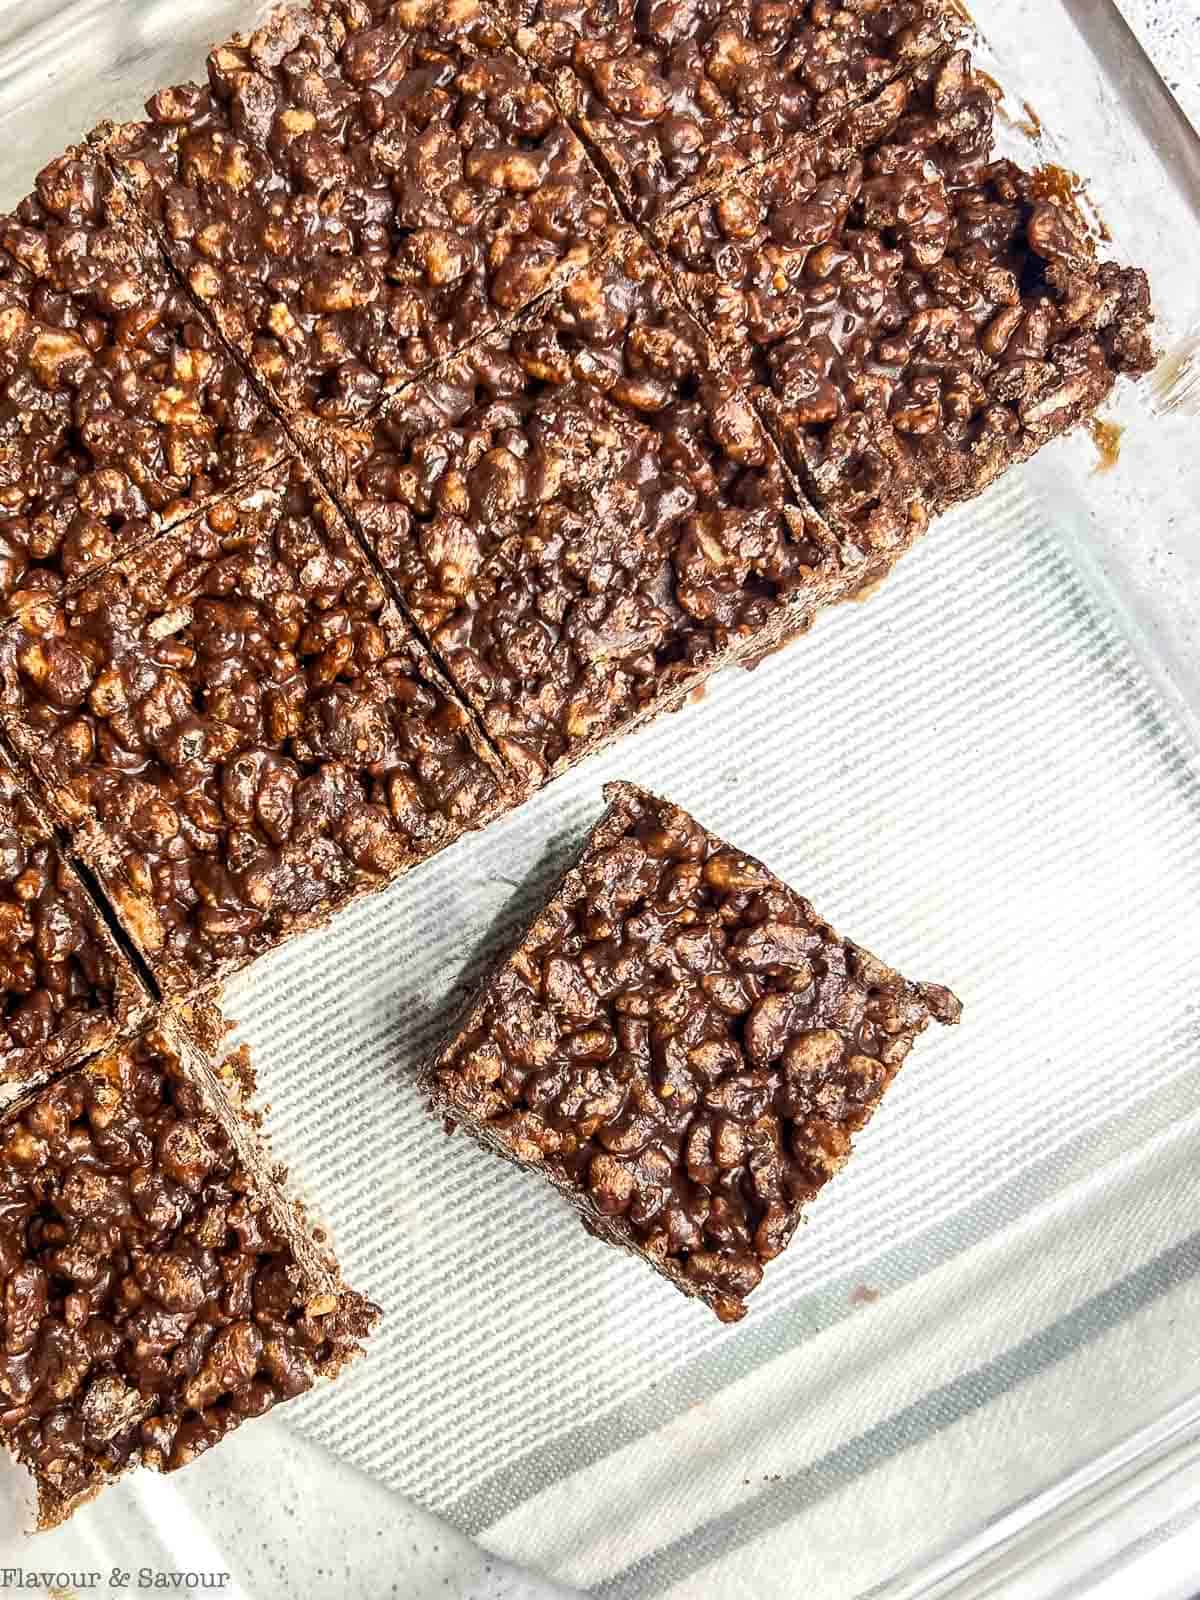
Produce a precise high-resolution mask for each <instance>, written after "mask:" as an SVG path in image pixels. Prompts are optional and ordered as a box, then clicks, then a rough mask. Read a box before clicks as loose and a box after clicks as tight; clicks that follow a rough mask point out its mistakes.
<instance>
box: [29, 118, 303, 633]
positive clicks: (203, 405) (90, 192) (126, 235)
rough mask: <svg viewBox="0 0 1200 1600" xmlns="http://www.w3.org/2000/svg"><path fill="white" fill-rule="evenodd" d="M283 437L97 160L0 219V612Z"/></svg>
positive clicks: (59, 163) (81, 152)
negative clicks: (132, 218) (169, 274)
mask: <svg viewBox="0 0 1200 1600" xmlns="http://www.w3.org/2000/svg"><path fill="white" fill-rule="evenodd" d="M283 446H284V440H283V430H282V428H281V426H280V424H279V423H278V422H277V421H276V420H275V419H274V418H273V417H272V416H271V415H270V414H269V413H268V412H267V411H266V410H265V408H264V407H263V406H262V405H261V403H260V402H259V400H258V398H257V396H256V395H255V393H254V390H253V387H252V385H251V384H250V381H249V379H248V378H247V377H246V376H245V375H244V374H243V373H242V372H241V371H240V370H239V368H238V367H237V366H236V365H235V363H234V362H232V361H231V360H230V359H229V357H228V355H227V354H226V353H225V351H224V350H223V349H222V347H221V345H220V343H219V342H218V341H217V339H216V338H215V336H214V335H213V334H212V332H211V331H210V330H209V329H207V328H206V327H205V326H204V323H203V321H202V319H201V318H200V317H199V316H198V315H197V313H196V310H195V308H194V307H193V306H192V304H191V302H190V300H189V299H188V297H187V296H186V295H185V294H184V292H183V291H182V290H181V289H180V288H178V287H177V286H176V285H175V284H174V283H173V282H172V281H171V279H170V277H169V276H168V274H167V271H166V266H165V263H164V262H162V261H161V260H160V258H159V256H158V253H157V251H156V250H155V249H154V248H153V247H152V246H150V245H149V244H148V243H146V242H144V241H143V239H142V238H141V236H140V234H139V232H138V230H137V228H136V226H135V225H134V224H133V223H132V222H131V221H130V219H129V218H128V216H127V215H126V210H125V207H124V206H123V204H122V201H121V197H120V195H119V194H117V193H115V192H114V190H113V186H112V181H111V179H110V178H109V176H108V174H107V172H106V170H105V167H104V165H103V162H102V161H101V160H100V158H99V156H98V155H97V154H96V153H95V152H94V151H91V150H87V149H76V150H72V151H69V152H68V153H67V154H66V155H63V156H60V157H59V158H58V160H56V161H53V162H51V163H50V165H49V166H48V167H46V168H45V170H44V171H43V172H41V173H40V174H39V175H38V179H37V187H36V189H35V192H34V193H33V194H32V195H30V196H29V197H28V198H27V199H26V200H24V201H23V202H22V203H21V204H20V205H19V206H18V207H17V208H16V210H15V211H13V212H11V213H10V214H9V215H8V216H6V217H3V218H0V610H11V609H19V608H20V606H21V605H22V604H24V603H26V602H27V601H28V600H30V599H31V598H32V599H36V598H38V597H39V596H41V595H44V594H46V593H55V592H57V591H59V590H60V589H61V588H62V587H63V586H64V584H66V583H68V582H71V581H77V580H79V579H80V578H81V577H83V576H86V575H87V574H88V573H90V572H93V571H95V570H96V569H97V568H99V567H101V566H102V565H104V563H106V562H107V561H110V560H112V559H113V558H114V557H116V556H118V555H121V554H122V553H123V552H124V551H126V550H129V549H132V548H134V547H135V546H136V545H137V544H139V543H145V542H146V541H147V539H149V538H150V537H151V536H152V535H153V532H154V530H155V529H156V528H158V527H160V526H162V525H164V524H165V523H170V522H171V521H177V520H178V519H179V518H180V516H182V515H183V514H184V513H185V512H187V511H188V510H192V509H195V506H196V505H197V504H203V503H205V502H207V501H209V500H211V499H213V498H214V497H215V496H216V495H217V494H219V493H220V492H221V491H222V490H225V489H228V488H229V487H231V486H232V485H233V484H235V483H236V482H237V481H238V480H239V479H241V478H243V477H245V476H246V475H247V474H248V473H250V472H251V471H253V470H255V469H257V468H258V467H260V466H262V465H264V464H265V463H267V462H269V461H272V460H274V459H276V458H277V457H278V456H279V455H280V454H281V453H282V450H283Z"/></svg>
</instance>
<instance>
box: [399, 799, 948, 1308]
mask: <svg viewBox="0 0 1200 1600" xmlns="http://www.w3.org/2000/svg"><path fill="white" fill-rule="evenodd" d="M605 797H606V799H608V801H609V803H610V809H609V810H608V812H607V813H606V814H605V816H604V817H603V818H602V819H601V821H600V822H599V823H598V824H597V826H596V828H595V829H594V830H593V832H592V834H591V835H590V836H589V839H588V841H587V844H586V845H585V847H584V850H583V852H582V854H581V856H580V858H579V861H578V863H577V864H576V865H575V866H574V867H572V868H571V870H570V871H569V872H568V873H567V875H566V877H565V878H564V880H563V881H562V883H561V884H560V885H559V887H558V889H557V890H556V892H555V893H554V894H553V896H552V897H551V899H550V900H549V902H548V904H547V905H546V908H545V910H544V911H543V912H542V913H541V914H540V915H539V916H538V918H537V920H536V921H535V922H534V924H533V926H532V927H531V928H530V930H529V931H528V933H527V934H526V935H525V937H524V938H523V939H522V940H521V943H520V944H519V946H518V948H517V949H516V951H515V952H514V953H513V954H512V955H511V956H510V957H509V958H508V959H507V961H505V962H504V963H503V964H502V965H501V966H500V967H499V969H498V970H497V971H496V972H495V973H494V974H493V976H492V978H491V979H490V981H489V982H488V983H487V984H485V986H484V988H483V990H482V992H481V994H480V995H479V996H478V998H477V999H476V1000H475V1001H474V1002H473V1003H472V1004H471V1006H470V1008H469V1010H468V1012H467V1014H466V1015H465V1016H464V1017H463V1018H462V1019H461V1020H460V1022H459V1023H458V1024H456V1025H455V1027H454V1028H453V1030H452V1033H451V1036H450V1038H449V1039H448V1041H447V1042H446V1043H445V1045H444V1046H443V1047H442V1049H441V1050H440V1051H439V1052H438V1054H437V1056H436V1057H435V1059H434V1060H433V1062H432V1064H431V1065H430V1067H429V1068H428V1069H427V1072H426V1074H425V1076H424V1079H423V1081H424V1083H425V1086H426V1088H427V1089H428V1090H429V1092H430V1093H431V1094H432V1096H433V1100H434V1105H435V1108H436V1109H437V1110H438V1111H440V1112H441V1113H442V1114H443V1115H445V1116H447V1117H450V1118H452V1119H454V1120H456V1121H458V1120H461V1121H462V1122H463V1123H464V1124H465V1125H466V1126H467V1128H468V1129H470V1130H471V1131H472V1132H473V1133H475V1134H476V1135H477V1136H479V1137H481V1138H482V1139H483V1140H484V1142H486V1143H487V1144H488V1145H489V1146H491V1147H492V1148H494V1149H496V1150H497V1151H499V1152H500V1153H501V1154H504V1155H507V1156H508V1157H509V1158H510V1159H512V1160H514V1161H516V1162H518V1163H519V1164H521V1165H524V1166H529V1167H536V1168H538V1169H539V1170H541V1171H543V1172H544V1173H545V1174H546V1176H547V1177H548V1178H549V1179H550V1180H551V1181H552V1182H553V1183H554V1184H556V1185H557V1186H558V1187H559V1188H560V1189H561V1190H563V1191H564V1192H565V1193H566V1194H567V1195H568V1197H569V1198H571V1199H572V1200H573V1201H574V1203H575V1204H576V1205H577V1206H578V1207H579V1209H580V1210H581V1211H582V1212H583V1214H584V1219H585V1222H586V1223H587V1224H588V1226H589V1227H591V1229H592V1231H594V1232H596V1233H598V1234H599V1235H600V1236H601V1237H603V1238H607V1239H609V1240H610V1241H611V1242H614V1243H618V1244H623V1245H625V1246H626V1247H627V1248H630V1249H632V1250H634V1251H635V1252H636V1253H638V1254H640V1255H642V1256H644V1257H646V1258H647V1259H648V1260H649V1261H650V1262H651V1264H652V1265H653V1266H655V1267H657V1268H658V1270H659V1271H660V1272H663V1273H665V1274H666V1275H667V1276H668V1277H669V1278H671V1279H672V1281H674V1282H675V1283H676V1284H677V1286H678V1287H679V1288H681V1289H683V1290H685V1292H687V1293H689V1294H694V1295H698V1296H700V1298H702V1299H703V1300H705V1301H706V1302H707V1303H708V1304H709V1305H710V1306H711V1307H712V1309H713V1310H714V1311H715V1312H716V1313H717V1315H718V1316H719V1317H720V1318H721V1319H722V1320H723V1321H736V1320H737V1319H738V1318H740V1317H741V1316H743V1315H744V1314H745V1310H746V1306H745V1299H746V1296H747V1295H748V1294H749V1293H750V1291H751V1290H752V1289H754V1288H755V1287H756V1286H757V1284H758V1283H759V1281H760V1280H761V1277H762V1270H763V1266H764V1265H765V1263H766V1262H768V1261H770V1260H772V1259H773V1258H774V1257H775V1256H777V1255H779V1254H780V1252H781V1251H782V1250H783V1249H784V1247H785V1246H786V1245H787V1243H788V1241H789V1240H790V1238H791V1236H792V1233H793V1232H794V1230H795V1228H796V1226H797V1224H798V1222H799V1220H800V1216H801V1213H802V1211H803V1209H804V1207H805V1206H806V1205H807V1204H808V1202H809V1201H810V1200H811V1199H812V1198H813V1197H814V1195H815V1194H816V1193H817V1191H818V1190H819V1189H820V1188H821V1187H822V1185H823V1184H825V1183H826V1182H827V1181H828V1179H829V1178H830V1177H832V1176H833V1174H834V1173H835V1172H836V1171H837V1170H838V1169H839V1168H840V1167H841V1166H842V1165H843V1164H844V1162H845V1160H846V1158H847V1156H848V1155H849V1153H850V1141H851V1135H852V1134H853V1133H854V1132H855V1131H856V1130H857V1129H859V1128H861V1127H862V1126H863V1125H864V1123H866V1121H867V1120H868V1118H869V1117H870V1116H871V1114H872V1113H873V1112H874V1110H875V1108H876V1107H877V1106H878V1104H879V1101H880V1098H881V1097H882V1095H883V1093H884V1090H885V1089H886V1088H887V1086H888V1084H889V1083H890V1082H891V1080H892V1078H893V1077H894V1076H895V1074H896V1073H897V1071H898V1070H899V1068H900V1065H901V1063H902V1062H903V1061H904V1059H905V1058H906V1056H907V1055H908V1052H909V1050H910V1049H911V1047H912V1044H913V1041H914V1040H915V1039H916V1037H917V1035H918V1034H920V1033H921V1032H923V1030H924V1029H925V1028H926V1027H927V1026H928V1024H929V1022H930V1020H931V1019H936V1020H937V1021H939V1022H956V1021H957V1020H958V1017H959V1011H960V1007H959V1003H958V1001H957V1000H956V999H955V998H954V996H953V995H952V994H950V992H949V991H948V990H946V989H942V988H939V987H937V986H936V985H928V984H915V983H910V982H908V981H907V980H906V979H904V978H902V977H900V976H899V974H898V973H895V972H893V971H892V970H891V969H890V968H888V967H885V966H883V964H882V963H881V962H879V961H877V960H876V959H875V957H874V956H871V955H868V954H867V952H866V951H864V950H862V949H860V948H859V946H857V945H855V944H851V943H850V942H849V941H848V940H844V939H842V938H841V937H840V936H839V935H838V934H837V933H835V932H834V930H833V929H832V928H831V927H830V926H829V925H828V924H827V923H826V922H824V921H823V920H822V919H821V918H820V917H819V916H817V914H816V913H815V912H814V911H813V908H812V907H811V905H809V903H808V901H806V900H803V899H801V897H800V896H799V895H797V894H795V893H794V892H793V891H792V890H791V889H789V888H787V887H786V885H784V884H783V883H781V882H780V881H779V879H778V878H776V877H775V876H774V874H773V873H771V872H770V871H769V870H768V869H767V868H766V867H764V866H763V865H762V863H761V862H759V861H756V860H755V859H754V858H753V857H751V856H747V855H744V854H742V853H741V852H740V851H738V850H736V849H735V848H733V847H732V846H730V845H728V844H726V843H724V842H723V841H722V840H720V839H718V838H716V837H715V836H714V835H712V834H711V833H708V832H707V831H706V830H705V829H704V828H703V827H701V826H700V824H699V823H697V822H696V821H695V820H694V819H693V818H691V817H689V816H688V815H687V814H686V812H684V811H682V810H680V808H679V807H678V806H674V805H671V804H670V803H669V802H667V801H664V800H659V799H657V798H656V797H654V796H652V795H648V794H646V793H645V792H644V791H642V790H639V789H635V788H634V787H633V786H632V785H629V784H610V785H609V786H608V787H607V788H606V789H605Z"/></svg>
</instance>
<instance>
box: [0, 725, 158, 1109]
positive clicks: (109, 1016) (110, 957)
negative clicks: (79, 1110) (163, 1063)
mask: <svg viewBox="0 0 1200 1600" xmlns="http://www.w3.org/2000/svg"><path fill="white" fill-rule="evenodd" d="M149 1009H150V996H149V994H148V993H147V992H146V990H145V989H144V988H143V986H142V984H141V982H140V980H139V979H138V977H137V976H136V974H135V973H134V970H133V967H132V964H131V963H130V962H129V960H128V959H127V958H126V956H125V955H124V954H123V953H122V951H121V950H119V949H118V947H117V944H116V942H115V940H114V939H113V937H112V934H111V933H110V932H109V930H108V928H107V926H106V925H105V923H104V920H103V918H102V917H101V915H100V913H99V912H98V910H97V908H96V906H95V905H94V904H93V903H92V900H91V897H90V895H89V894H88V892H87V890H86V889H85V887H84V885H83V883H82V882H81V880H80V878H79V875H78V874H77V873H76V871H75V869H74V868H73V867H72V866H71V865H70V863H69V862H67V861H66V860H64V858H63V856H62V855H61V853H60V851H59V849H58V846H57V844H56V843H55V841H54V836H53V832H52V830H51V828H50V826H49V825H48V823H47V822H46V820H45V819H44V818H43V817H42V816H41V814H40V813H39V812H38V810H37V809H36V807H35V806H34V805H33V803H32V802H31V800H30V799H29V797H28V796H27V795H26V794H25V793H24V792H23V790H22V788H21V785H20V783H19V781H18V779H17V776H16V774H15V772H14V771H13V769H12V767H11V766H10V765H9V763H8V761H7V760H6V759H5V758H4V756H3V755H2V754H0V1083H8V1082H18V1083H19V1082H25V1081H29V1080H30V1079H34V1078H40V1077H43V1076H46V1075H48V1074H49V1073H50V1072H51V1071H53V1070H54V1069H56V1068H60V1067H62V1066H64V1065H67V1064H69V1063H70V1062H72V1061H75V1060H78V1059H79V1058H80V1057H81V1056H84V1055H87V1054H89V1053H90V1052H92V1051H95V1050H100V1049H102V1048H103V1047H104V1046H105V1045H107V1044H109V1043H110V1042H111V1041H112V1040H113V1039H114V1038H115V1037H117V1036H118V1035H119V1034H124V1033H127V1032H129V1031H130V1030H132V1029H133V1028H134V1027H136V1026H137V1025H138V1024H139V1022H141V1021H144V1019H145V1017H146V1016H147V1015H148V1012H149Z"/></svg>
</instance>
